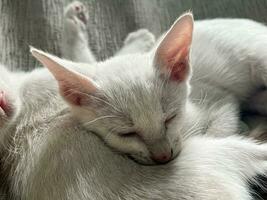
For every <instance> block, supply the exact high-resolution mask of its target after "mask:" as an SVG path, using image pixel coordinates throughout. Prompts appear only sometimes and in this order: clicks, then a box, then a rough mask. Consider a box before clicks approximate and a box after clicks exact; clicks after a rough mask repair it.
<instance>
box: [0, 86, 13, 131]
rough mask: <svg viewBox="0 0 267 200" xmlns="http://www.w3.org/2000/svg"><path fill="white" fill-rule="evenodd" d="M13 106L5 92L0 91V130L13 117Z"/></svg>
mask: <svg viewBox="0 0 267 200" xmlns="http://www.w3.org/2000/svg"><path fill="white" fill-rule="evenodd" d="M13 114H14V106H13V104H12V100H11V98H10V97H9V96H8V95H7V94H6V92H5V91H3V90H0V128H2V127H3V126H4V125H5V124H6V123H7V122H8V121H9V120H10V119H11V117H12V116H13Z"/></svg>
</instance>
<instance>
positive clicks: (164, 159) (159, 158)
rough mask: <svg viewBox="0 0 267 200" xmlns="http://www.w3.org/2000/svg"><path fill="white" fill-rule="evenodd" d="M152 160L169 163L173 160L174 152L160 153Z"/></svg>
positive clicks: (153, 156)
mask: <svg viewBox="0 0 267 200" xmlns="http://www.w3.org/2000/svg"><path fill="white" fill-rule="evenodd" d="M151 158H152V160H154V161H155V162H157V163H161V164H164V163H167V162H169V161H170V160H171V158H172V151H171V152H165V153H160V154H156V155H152V157H151Z"/></svg>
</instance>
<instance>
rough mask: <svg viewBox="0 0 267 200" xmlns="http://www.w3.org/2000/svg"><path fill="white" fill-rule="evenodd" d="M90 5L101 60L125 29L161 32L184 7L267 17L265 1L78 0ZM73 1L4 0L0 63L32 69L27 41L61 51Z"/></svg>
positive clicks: (0, 3) (199, 14)
mask: <svg viewBox="0 0 267 200" xmlns="http://www.w3.org/2000/svg"><path fill="white" fill-rule="evenodd" d="M80 1H82V2H84V3H86V4H87V5H88V7H89V10H90V23H89V24H88V34H89V37H90V45H91V47H92V49H93V52H94V53H95V54H96V56H97V57H98V59H99V60H100V59H105V58H107V57H109V56H111V55H112V54H113V53H114V52H115V51H116V50H117V49H118V48H119V47H120V46H121V45H122V41H123V39H124V38H125V36H126V35H127V33H129V32H131V31H134V30H136V29H139V28H148V29H149V30H150V31H152V32H153V33H155V34H156V35H157V36H158V35H159V34H160V33H162V32H163V31H164V30H166V29H167V27H169V25H170V24H171V23H172V22H173V21H174V20H175V19H176V18H177V17H178V16H179V15H180V14H181V13H183V12H184V11H187V10H192V11H193V13H194V15H195V18H196V19H204V18H215V17H242V18H251V19H255V20H258V21H260V22H267V0H80ZM69 2H70V0H0V47H1V49H0V62H2V63H3V64H5V65H6V66H8V67H9V68H10V69H12V70H14V69H19V70H30V69H33V68H35V67H36V66H37V62H36V61H35V60H34V59H33V58H32V57H31V56H30V54H29V51H28V45H33V46H35V47H38V48H41V49H43V50H46V51H49V52H52V53H54V54H57V55H60V46H59V44H60V39H61V35H60V30H61V27H62V13H63V7H64V6H65V5H66V4H68V3H69Z"/></svg>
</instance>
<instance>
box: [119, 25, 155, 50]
mask: <svg viewBox="0 0 267 200" xmlns="http://www.w3.org/2000/svg"><path fill="white" fill-rule="evenodd" d="M124 45H125V46H129V45H130V46H132V45H133V46H136V47H138V48H139V50H140V51H144V52H146V51H149V50H151V48H152V47H153V46H154V45H155V36H154V35H153V34H152V33H151V32H150V31H149V30H147V29H140V30H138V31H135V32H132V33H130V34H129V35H128V36H127V38H126V39H125V41H124Z"/></svg>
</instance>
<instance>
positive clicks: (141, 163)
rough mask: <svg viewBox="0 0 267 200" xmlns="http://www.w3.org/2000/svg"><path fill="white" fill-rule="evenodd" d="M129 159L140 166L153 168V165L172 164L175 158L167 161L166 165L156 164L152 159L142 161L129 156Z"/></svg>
mask: <svg viewBox="0 0 267 200" xmlns="http://www.w3.org/2000/svg"><path fill="white" fill-rule="evenodd" d="M127 157H128V158H129V159H131V160H133V161H134V162H136V163H138V164H140V165H145V166H153V165H166V164H168V163H170V162H171V161H172V160H173V159H174V158H175V157H173V158H171V159H169V160H168V161H166V162H165V163H160V162H155V161H153V160H152V159H145V158H144V160H141V159H137V158H135V157H133V156H132V155H127Z"/></svg>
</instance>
